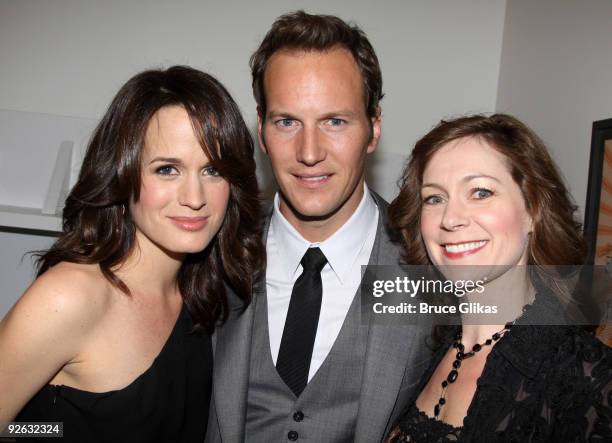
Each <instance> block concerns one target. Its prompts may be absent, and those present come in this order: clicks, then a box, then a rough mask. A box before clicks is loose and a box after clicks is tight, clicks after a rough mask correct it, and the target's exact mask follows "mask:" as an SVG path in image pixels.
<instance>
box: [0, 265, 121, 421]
mask: <svg viewBox="0 0 612 443" xmlns="http://www.w3.org/2000/svg"><path fill="white" fill-rule="evenodd" d="M111 300H112V295H111V291H110V290H109V284H108V283H107V282H106V279H105V278H104V276H103V275H102V273H101V271H100V270H99V269H98V267H97V266H89V265H76V264H71V263H60V264H58V265H56V266H54V267H53V268H51V269H49V270H48V271H47V272H45V273H44V274H43V275H42V276H41V277H39V278H38V279H36V281H35V282H34V283H33V284H32V286H30V288H28V290H27V291H26V292H25V293H24V294H23V295H22V296H21V298H20V299H19V300H18V301H17V303H16V304H15V306H13V308H12V309H11V310H10V311H9V313H8V314H7V315H6V317H4V318H3V319H2V320H1V321H0V355H2V357H3V359H2V365H0V392H6V391H7V390H9V389H10V392H11V395H9V396H0V422H2V421H10V420H12V418H13V417H15V416H16V414H17V413H18V412H19V410H21V408H22V407H23V406H24V405H25V404H26V402H27V401H28V399H30V398H32V396H33V395H34V394H35V393H36V392H37V391H38V390H39V389H40V387H41V386H43V385H44V384H45V383H48V382H49V380H51V379H52V378H53V376H54V375H55V374H57V373H58V372H59V371H60V370H61V369H62V368H63V367H64V366H65V365H66V364H69V363H71V362H74V361H78V359H79V353H80V352H81V350H82V347H83V343H84V342H85V341H86V340H87V338H88V337H89V334H90V333H92V332H94V331H95V330H96V327H97V325H98V324H99V322H100V321H101V319H103V318H104V317H105V315H106V312H108V310H109V306H110V304H111Z"/></svg>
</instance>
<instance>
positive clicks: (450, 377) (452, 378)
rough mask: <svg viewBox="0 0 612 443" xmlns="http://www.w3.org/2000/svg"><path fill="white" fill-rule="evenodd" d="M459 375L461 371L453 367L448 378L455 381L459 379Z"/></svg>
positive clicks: (452, 381)
mask: <svg viewBox="0 0 612 443" xmlns="http://www.w3.org/2000/svg"><path fill="white" fill-rule="evenodd" d="M458 376H459V373H458V372H457V371H455V370H454V369H453V370H452V371H450V372H449V373H448V377H446V379H447V380H448V382H449V383H454V382H455V380H457V377H458Z"/></svg>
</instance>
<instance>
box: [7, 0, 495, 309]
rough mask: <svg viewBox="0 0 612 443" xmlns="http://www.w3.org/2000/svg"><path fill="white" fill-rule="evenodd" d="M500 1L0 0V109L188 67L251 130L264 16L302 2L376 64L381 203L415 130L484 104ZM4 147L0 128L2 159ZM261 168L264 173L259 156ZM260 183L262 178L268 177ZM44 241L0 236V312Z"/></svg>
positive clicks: (50, 102)
mask: <svg viewBox="0 0 612 443" xmlns="http://www.w3.org/2000/svg"><path fill="white" fill-rule="evenodd" d="M505 3H506V2H505V0H462V1H461V2H457V1H453V0H409V1H404V0H387V1H385V2H373V1H371V0H359V1H356V0H336V1H334V2H329V1H323V0H311V1H295V0H294V1H287V0H284V1H281V0H272V1H264V2H249V1H246V0H244V1H236V0H225V1H223V2H218V1H212V0H211V1H204V0H200V1H196V0H183V1H175V2H169V1H166V0H105V1H94V0H54V1H48V0H21V1H15V0H0V65H1V66H2V69H0V110H8V111H20V112H21V111H23V112H28V113H46V114H52V115H60V116H70V117H78V118H90V119H98V118H100V117H101V115H102V114H103V112H104V110H105V108H106V106H107V105H108V103H109V102H110V100H111V98H112V96H113V95H114V94H115V93H116V91H117V90H118V88H119V87H120V86H121V85H122V84H123V83H124V82H125V81H126V80H127V79H128V78H129V77H130V76H132V75H133V74H135V73H137V72H139V71H141V70H144V69H147V68H159V67H168V66H170V65H173V64H188V65H191V66H193V67H195V68H199V69H202V70H205V71H208V72H209V73H211V74H213V75H215V76H217V77H218V78H219V79H220V80H221V81H222V82H223V83H224V84H225V85H226V87H227V88H228V89H229V91H230V92H231V93H232V94H233V96H234V98H235V99H236V101H237V102H238V104H239V105H240V107H241V109H242V111H243V113H244V116H245V119H246V121H247V124H249V126H250V127H251V128H253V129H254V128H255V124H256V113H255V102H254V100H253V98H252V94H251V88H250V74H249V68H248V59H249V56H250V54H251V53H252V52H253V51H254V50H255V49H256V47H257V46H258V44H259V42H260V41H261V39H262V38H263V36H264V35H265V33H266V31H267V30H268V28H269V26H270V25H271V23H272V22H273V21H274V19H275V18H276V17H277V16H279V15H280V14H282V13H285V12H288V11H291V10H295V9H300V8H303V9H305V10H306V11H308V12H312V13H329V14H335V15H338V16H340V17H342V18H343V19H345V20H347V21H354V22H356V23H357V24H359V25H360V26H361V27H362V28H363V29H364V31H365V32H366V33H367V34H368V37H369V39H370V40H371V42H372V44H373V46H374V47H375V48H376V50H377V53H378V56H379V59H380V63H381V67H382V71H383V80H384V86H383V87H384V91H385V92H386V97H385V99H384V100H383V102H382V106H383V115H384V120H383V126H384V129H383V138H382V143H381V147H380V149H379V151H378V152H377V153H376V157H375V158H374V159H373V160H374V161H373V162H372V169H373V172H372V173H371V174H370V179H371V181H372V182H373V185H374V186H373V187H374V188H375V189H377V190H379V191H380V192H381V193H382V194H383V196H385V197H387V198H389V199H390V198H392V197H393V196H394V195H395V182H396V179H397V177H398V175H399V172H400V170H401V168H402V164H403V161H404V159H405V157H406V156H407V154H408V152H409V151H410V149H411V146H412V144H413V143H414V141H416V140H417V139H418V138H419V136H421V135H423V134H424V133H425V132H427V130H428V129H430V128H431V127H432V126H433V125H434V124H435V123H436V122H437V121H438V120H439V119H441V118H442V117H445V116H449V115H454V114H459V113H465V112H476V111H492V110H493V109H494V107H495V101H496V96H497V81H498V76H499V65H500V59H501V47H502V35H503V24H504V12H505ZM37 129H38V128H32V131H36V130H37ZM3 149H5V150H6V149H7V147H6V145H4V146H3V144H2V134H1V133H0V162H1V161H2V158H3V157H2V155H1V153H2V150H3ZM13 149H17V148H13ZM39 149H41V150H44V149H57V146H56V145H48V146H40V147H39ZM11 155H12V156H17V157H19V155H22V156H23V157H24V161H23V162H22V163H21V164H16V165H14V167H15V168H23V170H24V175H23V176H24V177H27V181H28V183H29V185H28V186H27V188H28V189H31V188H32V187H34V188H37V189H40V199H42V197H43V195H44V189H45V187H46V181H45V180H46V178H45V177H44V174H43V177H41V176H40V174H31V175H29V176H28V164H29V163H30V162H33V161H36V158H32V156H31V155H30V154H28V156H25V154H22V153H20V152H17V153H15V152H12V153H11ZM47 157H48V156H47ZM47 157H45V158H47ZM4 158H5V159H6V158H7V156H4ZM11 158H12V157H11ZM51 158H53V156H51ZM259 163H260V165H261V166H262V170H263V171H265V164H266V162H265V160H263V161H262V159H259ZM49 167H51V166H49ZM264 175H265V174H264ZM263 178H264V185H267V184H268V183H269V175H268V176H264V177H263ZM3 186H4V188H5V191H6V194H5V195H11V196H12V197H11V199H14V200H17V198H16V197H15V196H18V197H19V199H26V200H28V199H27V198H26V197H25V196H24V195H23V192H21V190H20V188H24V186H22V184H21V185H20V184H19V183H18V181H15V180H7V181H5V182H3V181H2V177H0V188H2V187H3ZM12 193H14V195H13V194H12ZM32 199H33V197H32V196H30V197H29V200H30V201H32ZM34 199H35V198H34ZM3 203H4V204H7V202H2V201H0V204H3ZM48 243H49V238H45V237H37V236H28V235H21V234H19V235H18V234H9V233H3V234H2V235H0V260H1V263H2V267H0V289H1V291H2V293H1V294H0V317H1V316H2V315H3V314H4V312H5V311H6V310H7V309H8V307H10V306H11V305H12V303H14V300H15V299H16V298H17V297H18V296H19V295H20V293H21V291H22V290H23V289H25V288H26V287H27V286H28V284H29V282H30V276H31V272H32V271H31V266H30V262H29V261H27V260H26V261H24V262H23V263H21V264H20V263H19V261H20V259H21V256H22V254H23V252H24V251H26V250H30V249H40V248H44V247H46V246H48Z"/></svg>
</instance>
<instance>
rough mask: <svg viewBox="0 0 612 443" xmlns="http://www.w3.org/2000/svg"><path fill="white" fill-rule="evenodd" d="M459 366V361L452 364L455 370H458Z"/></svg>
mask: <svg viewBox="0 0 612 443" xmlns="http://www.w3.org/2000/svg"><path fill="white" fill-rule="evenodd" d="M459 366H461V361H459V360H455V361H454V362H453V368H455V369H459Z"/></svg>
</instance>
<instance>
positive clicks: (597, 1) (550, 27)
mask: <svg viewBox="0 0 612 443" xmlns="http://www.w3.org/2000/svg"><path fill="white" fill-rule="evenodd" d="M497 110H499V111H500V112H508V113H510V114H514V115H516V116H517V117H519V118H520V119H522V120H524V121H525V122H526V123H527V124H529V125H530V126H531V127H532V128H533V129H534V130H535V131H536V132H537V133H538V134H539V135H540V136H541V137H542V138H543V139H544V141H545V142H546V143H547V144H548V146H549V147H550V149H551V151H552V153H553V155H554V158H555V160H556V162H557V164H558V165H559V167H560V168H561V171H562V173H563V174H564V175H565V178H566V180H567V183H568V185H569V187H570V190H571V191H572V194H573V196H574V199H575V200H576V202H577V203H578V204H579V205H580V208H581V210H582V211H583V210H584V204H585V202H586V191H587V175H588V170H589V153H590V146H591V129H592V124H593V121H595V120H603V119H606V118H612V1H610V0H588V1H573V0H538V1H532V0H509V1H508V5H507V11H506V20H505V32H504V40H503V50H502V62H501V70H500V79H499V92H498V96H497Z"/></svg>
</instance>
